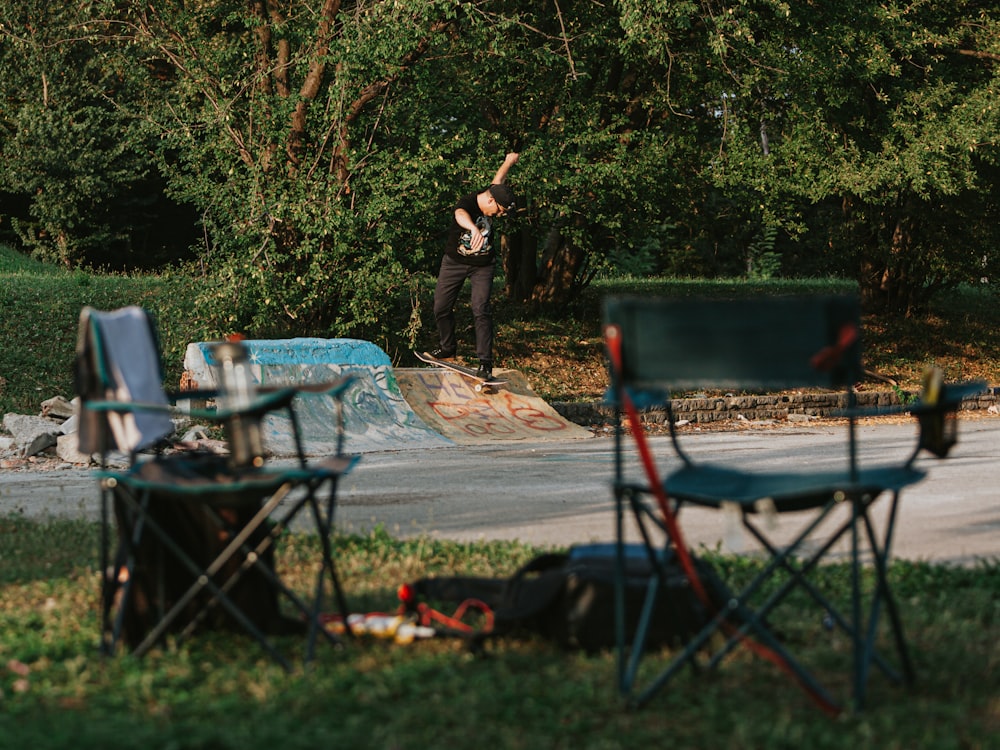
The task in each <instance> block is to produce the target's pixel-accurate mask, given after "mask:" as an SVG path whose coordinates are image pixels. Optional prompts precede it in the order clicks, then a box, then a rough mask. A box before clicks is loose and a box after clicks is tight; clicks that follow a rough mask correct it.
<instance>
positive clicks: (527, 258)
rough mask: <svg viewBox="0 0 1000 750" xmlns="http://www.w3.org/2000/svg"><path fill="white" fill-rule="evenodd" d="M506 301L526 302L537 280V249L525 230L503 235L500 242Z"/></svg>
mask: <svg viewBox="0 0 1000 750" xmlns="http://www.w3.org/2000/svg"><path fill="white" fill-rule="evenodd" d="M501 243H502V244H501V254H502V257H503V266H504V275H505V276H506V278H507V286H506V287H505V288H504V294H505V295H506V296H507V299H511V300H516V301H518V302H527V301H528V300H529V299H531V292H532V290H533V289H534V288H535V282H536V281H537V279H538V257H537V256H538V249H537V247H536V245H535V242H534V238H533V237H532V235H531V233H530V232H529V231H528V230H527V228H521V229H519V230H518V231H516V232H514V233H512V234H509V235H508V234H505V235H504V236H503V238H502V240H501Z"/></svg>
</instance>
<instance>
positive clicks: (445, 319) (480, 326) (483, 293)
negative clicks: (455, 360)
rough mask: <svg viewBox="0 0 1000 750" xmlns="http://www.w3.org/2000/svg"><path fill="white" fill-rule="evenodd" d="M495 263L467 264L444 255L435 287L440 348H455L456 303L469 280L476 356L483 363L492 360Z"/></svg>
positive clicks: (435, 311) (435, 316)
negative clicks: (483, 264) (485, 264)
mask: <svg viewBox="0 0 1000 750" xmlns="http://www.w3.org/2000/svg"><path fill="white" fill-rule="evenodd" d="M494 268H495V264H493V263H491V264H490V265H488V266H468V265H466V264H464V263H459V262H458V261H456V260H454V259H452V258H450V257H449V256H447V255H445V256H443V257H442V258H441V270H440V271H439V272H438V279H437V286H436V287H435V288H434V320H435V321H437V327H438V336H439V338H440V342H441V348H442V349H444V350H445V351H450V352H452V351H456V350H457V348H458V345H457V342H456V341H455V302H456V301H457V300H458V295H459V292H461V291H462V285H463V284H464V283H465V280H466V279H469V281H470V283H471V286H472V318H473V320H474V321H475V325H476V356H477V357H479V360H480V361H481V362H489V363H491V364H492V362H493V308H492V307H491V306H490V294H491V293H492V292H493V271H494Z"/></svg>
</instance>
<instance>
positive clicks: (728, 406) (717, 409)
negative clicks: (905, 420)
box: [552, 388, 1000, 425]
mask: <svg viewBox="0 0 1000 750" xmlns="http://www.w3.org/2000/svg"><path fill="white" fill-rule="evenodd" d="M900 395H901V394H900V393H898V392H896V391H865V392H861V393H858V394H857V398H858V406H859V407H861V408H872V409H877V408H886V407H894V406H899V404H900ZM902 395H903V396H906V397H909V394H905V393H904V394H902ZM845 398H846V397H845V395H844V394H843V393H826V392H816V393H813V392H810V393H791V394H764V395H749V396H717V397H703V398H682V399H676V400H674V402H673V408H674V415H675V417H676V418H677V420H678V421H680V420H685V421H687V422H692V423H697V424H708V423H710V422H719V421H724V420H728V419H747V420H750V421H761V420H788V419H794V415H802V416H805V417H831V416H836V415H837V412H838V411H840V410H842V409H843V408H844V407H845V406H846V400H845ZM998 403H1000V388H990V389H988V390H987V391H985V392H983V393H981V394H979V395H978V396H974V397H972V398H968V399H966V400H965V401H964V402H963V403H962V409H989V410H990V411H991V412H996V411H998V410H1000V407H998ZM552 406H553V408H555V410H556V411H558V412H559V413H560V414H561V415H562V416H563V417H565V418H566V419H568V420H570V421H571V422H576V423H577V424H582V425H595V424H606V423H609V422H611V421H613V420H614V409H613V408H612V407H610V406H609V405H607V404H604V403H601V402H594V403H554V404H552ZM641 416H642V420H643V421H644V422H649V423H652V424H662V423H664V422H665V421H666V410H665V409H663V408H662V407H652V408H648V409H643V410H642V412H641Z"/></svg>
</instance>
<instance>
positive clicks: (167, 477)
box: [77, 307, 357, 669]
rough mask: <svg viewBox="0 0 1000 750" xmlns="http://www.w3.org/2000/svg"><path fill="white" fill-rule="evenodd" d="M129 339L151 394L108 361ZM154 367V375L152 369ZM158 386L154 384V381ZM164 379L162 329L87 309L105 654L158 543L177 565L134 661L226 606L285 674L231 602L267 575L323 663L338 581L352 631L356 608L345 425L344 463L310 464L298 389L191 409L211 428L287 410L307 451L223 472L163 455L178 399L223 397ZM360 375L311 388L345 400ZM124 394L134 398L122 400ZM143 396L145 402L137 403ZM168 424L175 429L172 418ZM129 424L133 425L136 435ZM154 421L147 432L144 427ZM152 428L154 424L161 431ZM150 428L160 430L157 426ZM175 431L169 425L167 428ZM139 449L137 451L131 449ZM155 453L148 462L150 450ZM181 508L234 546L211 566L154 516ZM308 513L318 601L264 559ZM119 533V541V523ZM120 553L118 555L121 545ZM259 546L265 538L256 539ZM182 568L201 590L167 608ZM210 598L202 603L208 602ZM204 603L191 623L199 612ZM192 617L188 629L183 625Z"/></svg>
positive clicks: (86, 391) (90, 437) (81, 385)
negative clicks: (329, 606) (140, 565)
mask: <svg viewBox="0 0 1000 750" xmlns="http://www.w3.org/2000/svg"><path fill="white" fill-rule="evenodd" d="M122 332H125V334H126V335H128V336H129V337H131V341H130V346H131V347H132V349H131V350H130V351H129V354H130V356H131V355H133V354H134V357H135V360H136V362H141V361H143V360H145V361H146V368H147V370H154V369H155V373H154V372H146V373H143V374H142V376H141V377H138V378H136V381H137V382H138V383H139V386H138V387H139V389H140V390H143V391H144V393H141V394H129V393H127V391H128V390H129V384H128V383H125V382H123V381H125V380H127V379H128V367H129V364H130V363H127V362H116V361H114V358H113V356H112V355H111V354H110V352H109V346H108V339H109V337H111V336H115V335H120V334H121V333H122ZM154 359H155V367H154V365H153V364H152V362H153V360H154ZM154 380H155V381H156V382H155V384H154V383H153V381H154ZM162 381H163V372H162V363H161V361H160V353H159V345H158V342H157V337H156V329H155V325H154V323H153V321H152V318H151V316H149V314H148V313H147V312H146V311H144V310H142V309H141V308H136V307H133V308H123V309H122V310H117V311H112V312H100V311H96V310H93V309H91V308H85V309H84V310H83V311H82V312H81V316H80V336H79V343H78V347H77V390H78V392H79V393H80V395H81V401H82V405H81V422H82V424H81V435H80V440H81V449H83V450H86V451H88V452H95V453H98V454H99V455H100V457H101V466H100V468H99V469H98V471H96V472H95V477H96V478H97V479H98V481H99V484H100V488H101V529H102V532H101V571H102V587H101V588H102V592H101V648H102V651H104V652H105V653H108V654H110V653H113V652H115V651H116V650H117V648H118V646H119V644H120V643H121V641H122V634H123V623H124V619H125V615H126V610H127V607H128V606H129V600H130V597H131V596H132V595H133V591H132V583H133V578H134V576H133V573H134V569H135V565H136V552H137V550H139V549H140V547H141V546H142V545H143V544H146V543H149V542H151V541H153V540H155V542H156V543H157V544H160V545H162V547H157V549H158V550H165V554H166V555H167V556H169V560H168V559H164V560H163V561H162V563H163V564H162V565H161V566H160V567H159V570H160V571H161V580H160V583H159V584H158V587H157V588H158V595H157V601H156V602H155V607H154V608H155V610H156V612H155V624H154V625H153V626H152V627H151V628H150V630H149V631H148V632H147V633H146V634H145V637H143V638H142V640H141V641H140V642H139V643H138V644H137V645H135V646H134V647H133V648H132V650H131V653H132V654H133V655H135V656H142V655H143V654H145V653H147V652H148V651H149V650H150V649H151V648H153V647H154V646H155V645H156V644H157V643H160V642H162V640H163V637H164V636H165V635H166V634H167V633H168V632H172V631H175V630H176V631H179V635H178V639H183V638H186V637H189V636H190V635H191V634H192V633H194V632H195V630H196V628H197V627H198V626H199V625H200V624H201V623H203V621H204V618H205V617H206V616H207V615H208V613H209V612H210V611H211V610H212V609H213V608H216V607H221V608H222V609H224V610H225V612H226V613H228V615H230V616H231V618H232V620H233V621H234V622H235V623H236V624H237V625H238V626H239V627H240V628H242V629H243V630H245V631H246V632H247V633H248V634H249V635H251V636H252V637H253V638H254V639H255V640H257V642H258V643H259V644H260V646H261V647H262V648H263V649H264V650H265V651H266V652H267V653H268V654H269V655H270V656H271V657H272V658H274V659H275V661H277V662H278V663H279V664H280V665H281V666H282V667H284V668H285V669H291V662H290V661H289V659H288V658H286V656H285V655H284V654H283V652H282V651H281V649H279V648H278V645H277V643H276V642H275V639H274V638H273V637H272V636H271V635H269V634H268V633H265V632H263V630H262V629H261V628H260V627H258V626H257V625H255V624H254V622H253V621H252V620H251V619H250V618H249V617H248V616H247V615H246V613H244V612H243V611H242V610H241V609H240V607H239V606H237V605H236V604H235V603H234V602H233V601H232V600H231V599H230V593H231V591H232V589H233V587H234V586H235V585H236V584H237V583H238V582H239V580H240V579H241V578H242V577H243V575H244V574H245V573H247V572H248V571H250V570H255V571H257V572H258V573H260V574H261V575H262V576H263V577H264V580H265V581H266V582H267V585H268V586H270V587H271V589H272V590H273V592H274V594H275V596H276V597H277V599H278V600H279V602H280V601H284V602H286V603H287V604H288V605H289V606H290V607H291V609H292V611H293V612H294V613H295V614H296V615H297V616H299V617H301V619H302V620H303V621H304V622H305V623H307V624H308V628H307V632H308V637H307V642H306V648H305V654H304V661H309V660H311V659H312V658H313V657H314V653H315V644H316V642H317V640H319V639H320V638H322V639H323V640H325V641H327V642H329V643H331V644H339V643H340V642H341V640H340V638H339V637H338V636H336V635H335V634H333V633H332V632H331V631H330V630H329V629H328V628H326V627H325V626H324V625H323V622H322V619H323V617H325V614H324V613H323V612H322V611H321V610H322V608H323V603H324V600H325V598H326V594H325V590H326V588H327V584H329V585H330V586H331V587H332V595H333V598H334V603H335V605H336V607H337V609H338V610H339V612H340V614H341V615H342V617H343V620H344V622H345V628H347V633H350V630H349V628H348V627H347V625H346V621H347V614H348V606H347V600H346V595H345V593H344V590H343V587H342V586H341V583H340V580H339V577H338V575H337V572H336V567H335V564H334V556H333V553H332V546H331V543H330V536H331V534H332V532H333V528H334V514H335V508H336V492H337V483H338V480H339V478H340V477H342V476H343V475H345V474H347V473H348V472H349V471H350V470H351V469H352V468H353V466H354V464H355V463H356V462H357V456H351V455H345V454H343V453H342V451H341V450H339V448H340V446H342V435H343V424H342V414H341V418H340V419H339V420H338V428H339V429H338V437H339V439H338V452H337V454H336V455H334V456H330V457H327V458H325V459H323V460H321V461H316V462H313V463H310V462H308V461H307V459H306V456H305V453H304V451H303V446H302V440H301V437H300V434H299V427H298V420H297V417H296V413H295V409H294V406H293V400H294V397H295V396H296V394H297V393H298V392H299V390H301V389H298V388H295V387H282V388H278V389H274V390H272V391H270V392H265V393H261V394H259V395H258V396H257V397H256V398H255V399H254V400H253V401H252V402H250V403H249V404H247V405H246V406H245V407H241V408H238V409H234V408H220V409H210V408H204V409H188V410H186V411H184V412H182V413H183V414H184V415H185V416H188V417H191V418H193V419H197V420H199V421H208V422H209V423H211V424H219V425H221V424H226V423H227V422H228V421H230V420H232V419H233V418H234V417H235V418H240V419H257V420H259V419H260V417H261V416H263V415H264V414H266V413H268V412H271V411H276V410H284V411H285V412H286V413H287V414H288V416H289V419H290V423H291V425H292V430H293V434H294V439H295V445H296V448H297V454H298V455H297V460H296V461H295V463H294V465H292V466H288V467H284V466H279V467H275V466H273V465H268V464H266V463H263V462H261V464H260V465H254V466H245V467H244V466H239V467H237V466H230V465H221V464H220V461H222V459H218V458H217V457H210V456H205V455H199V454H195V455H193V456H191V455H188V454H185V453H176V454H171V455H162V454H161V453H160V450H159V449H160V448H162V446H163V444H164V442H165V441H166V440H167V439H169V436H170V433H171V432H172V424H170V423H169V417H170V415H173V414H175V413H176V412H177V409H176V407H175V406H174V402H175V401H176V400H178V399H199V400H201V399H212V398H215V397H217V396H218V395H219V394H218V392H216V391H199V392H185V393H180V394H169V393H167V392H166V391H165V390H163V388H162ZM350 381H351V378H344V379H342V380H338V381H337V382H335V383H328V384H323V385H312V386H309V388H308V390H312V391H323V392H326V393H329V395H330V396H331V397H333V398H335V399H337V402H338V404H339V399H340V398H341V397H342V395H343V393H344V391H345V390H346V388H347V386H348V385H349V383H350ZM123 394H124V397H123ZM130 396H134V397H130ZM164 417H166V420H167V421H163V418H164ZM127 420H133V422H132V423H130V425H129V426H126V425H125V422H126V421H127ZM143 420H146V425H145V427H146V428H149V429H145V431H144V427H142V426H140V427H138V428H137V427H136V424H139V423H141V422H142V421H143ZM150 420H151V422H150ZM150 424H152V426H151V427H150ZM168 425H170V426H169V427H168ZM128 440H131V441H132V442H131V443H128V444H123V442H126V441H128ZM112 450H120V451H122V452H124V453H125V454H126V455H127V457H128V458H127V467H126V468H124V469H116V468H111V467H110V466H109V465H108V456H109V455H110V453H111V452H112ZM150 452H151V453H152V455H146V453H150ZM171 504H176V505H173V507H176V508H177V509H178V510H180V504H188V505H189V506H190V507H191V508H193V509H197V510H198V511H199V512H202V513H203V514H204V516H205V517H206V518H207V519H209V521H210V522H212V523H213V524H214V526H215V528H217V530H218V533H219V534H220V535H221V536H222V537H223V538H224V539H225V544H224V546H223V547H222V549H221V550H220V551H218V554H216V555H215V556H214V557H213V558H212V559H211V560H210V561H209V562H208V563H207V564H199V563H198V562H196V561H195V560H194V559H193V558H192V554H191V553H190V551H188V550H185V549H184V547H183V546H182V545H180V544H179V543H178V542H177V540H175V539H174V538H172V536H171V533H170V532H169V531H168V530H166V529H164V528H163V527H162V525H161V524H160V523H158V522H157V520H156V515H155V513H154V512H153V510H154V509H159V510H161V511H162V510H164V509H166V510H167V512H169V507H168V506H169V505H171ZM237 506H241V507H243V508H244V509H246V510H249V511H250V512H252V516H251V517H250V519H249V521H247V522H245V523H243V524H242V525H234V524H233V523H231V522H229V521H227V520H226V518H225V516H226V512H225V511H226V509H227V508H228V509H232V508H236V507H237ZM304 510H306V511H308V515H309V516H310V517H311V519H312V524H313V530H314V531H315V533H316V534H317V535H318V537H319V541H320V561H319V562H320V565H319V571H318V572H317V575H316V580H315V587H314V590H313V592H312V593H311V594H310V595H308V596H303V595H300V594H298V593H296V592H295V591H293V590H292V589H291V588H289V587H288V586H287V585H285V583H284V582H283V581H282V580H281V578H280V576H279V575H278V574H277V572H276V571H275V570H274V569H272V568H271V567H270V565H268V564H266V562H265V554H266V553H268V552H269V551H271V550H272V548H274V547H275V543H276V542H277V540H278V539H279V538H280V536H281V535H282V534H284V533H286V532H287V531H288V529H289V526H290V524H291V522H292V521H293V519H295V518H296V517H298V516H299V515H300V513H301V512H302V511H304ZM115 522H117V523H118V525H119V530H118V533H117V534H115V533H114V532H113V531H112V524H113V523H115ZM115 537H117V548H116V550H115V552H114V554H112V551H111V548H112V546H113V542H114V538H115ZM254 537H257V538H256V539H255V538H254ZM172 563H177V564H179V565H180V566H182V568H183V569H184V570H186V571H187V572H188V573H189V574H190V576H191V584H190V586H189V587H188V588H187V590H186V591H185V592H184V593H183V594H182V595H181V596H179V597H178V598H177V599H176V600H175V601H166V600H165V599H164V593H163V586H162V571H163V570H164V567H163V566H165V565H167V564H172ZM236 564H238V567H237V568H236V570H233V571H231V572H230V574H229V575H228V576H226V577H225V578H224V579H220V576H221V575H222V573H223V570H222V569H223V567H224V566H227V565H229V566H232V565H236ZM199 597H200V598H199ZM193 602H194V603H195V607H196V610H195V613H194V615H193V616H191V612H190V610H189V609H188V607H189V605H191V604H192V603H193ZM185 610H187V612H188V616H189V617H190V619H189V621H187V622H186V623H184V622H181V618H182V616H183V615H184V613H185Z"/></svg>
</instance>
